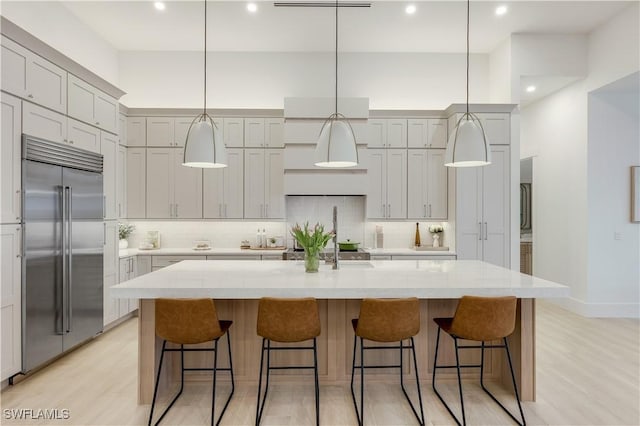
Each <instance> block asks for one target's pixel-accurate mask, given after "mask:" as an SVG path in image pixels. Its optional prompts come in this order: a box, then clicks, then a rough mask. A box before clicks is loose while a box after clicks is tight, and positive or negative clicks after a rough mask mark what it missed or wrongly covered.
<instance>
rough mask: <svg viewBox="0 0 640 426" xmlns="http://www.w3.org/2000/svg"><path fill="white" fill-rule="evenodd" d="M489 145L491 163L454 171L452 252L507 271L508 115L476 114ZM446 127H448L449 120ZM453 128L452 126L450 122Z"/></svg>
mask: <svg viewBox="0 0 640 426" xmlns="http://www.w3.org/2000/svg"><path fill="white" fill-rule="evenodd" d="M478 116H479V118H480V120H481V121H482V124H483V127H484V129H485V133H486V135H487V139H488V140H489V143H490V144H491V156H492V158H491V164H490V165H488V166H484V167H468V168H467V167H463V168H458V169H456V197H455V203H456V216H455V229H456V252H457V254H458V259H478V260H483V261H485V262H489V263H492V264H494V265H498V266H502V267H505V268H509V267H510V266H511V260H510V232H509V229H510V214H509V211H510V210H509V207H510V192H509V191H510V173H511V166H510V164H511V153H510V147H509V140H510V137H509V134H510V115H509V114H508V113H492V114H490V113H485V114H478ZM455 119H456V116H454V117H452V118H450V119H449V127H450V128H452V120H455ZM453 126H455V123H453Z"/></svg>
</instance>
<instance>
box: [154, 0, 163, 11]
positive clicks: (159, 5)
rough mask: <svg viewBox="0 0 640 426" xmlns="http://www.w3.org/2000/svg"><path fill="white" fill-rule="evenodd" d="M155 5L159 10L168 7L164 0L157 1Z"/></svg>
mask: <svg viewBox="0 0 640 426" xmlns="http://www.w3.org/2000/svg"><path fill="white" fill-rule="evenodd" d="M153 5H154V6H155V8H156V9H157V10H164V9H165V8H166V6H165V5H164V3H163V2H161V1H157V2H155V3H153Z"/></svg>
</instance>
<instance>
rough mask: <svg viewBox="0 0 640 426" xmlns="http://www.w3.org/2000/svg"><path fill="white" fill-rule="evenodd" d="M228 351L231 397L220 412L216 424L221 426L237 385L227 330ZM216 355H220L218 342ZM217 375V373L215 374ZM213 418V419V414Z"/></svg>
mask: <svg viewBox="0 0 640 426" xmlns="http://www.w3.org/2000/svg"><path fill="white" fill-rule="evenodd" d="M227 349H228V351H229V373H231V393H230V394H229V397H228V398H227V402H225V404H224V407H222V411H221V412H220V417H219V418H218V421H217V422H216V425H219V424H220V421H222V416H224V413H225V412H226V411H227V407H228V406H229V403H230V402H231V398H232V397H233V393H234V391H235V389H236V385H235V381H234V377H233V359H232V357H231V337H230V336H229V330H227ZM215 350H216V354H217V353H218V341H217V340H216V347H215ZM216 356H217V355H216ZM214 374H215V372H214ZM211 418H213V413H212V416H211Z"/></svg>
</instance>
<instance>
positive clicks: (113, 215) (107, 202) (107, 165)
mask: <svg viewBox="0 0 640 426" xmlns="http://www.w3.org/2000/svg"><path fill="white" fill-rule="evenodd" d="M118 147H119V144H118V137H117V136H115V135H112V134H111V133H107V132H101V134H100V152H101V154H102V161H103V163H102V164H103V172H102V183H103V187H104V194H103V195H104V218H105V219H107V220H111V219H117V218H118V205H117V200H116V196H117V194H116V193H117V185H118V177H117V171H118V170H117V167H118V166H117V161H118Z"/></svg>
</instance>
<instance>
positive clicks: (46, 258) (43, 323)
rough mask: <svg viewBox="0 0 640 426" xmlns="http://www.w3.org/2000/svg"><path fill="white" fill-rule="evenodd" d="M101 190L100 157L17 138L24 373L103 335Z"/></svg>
mask: <svg viewBox="0 0 640 426" xmlns="http://www.w3.org/2000/svg"><path fill="white" fill-rule="evenodd" d="M102 188H103V187H102V155H100V154H95V153H93V152H89V151H85V150H82V149H77V148H73V147H67V146H65V145H61V144H58V143H54V142H49V141H45V140H42V139H37V138H33V137H31V136H27V135H23V139H22V189H23V205H22V208H23V218H24V219H23V220H24V223H23V225H24V228H23V229H24V232H23V238H24V240H23V248H24V253H23V261H22V295H23V296H22V297H23V299H22V313H23V314H22V315H23V317H22V323H23V327H22V370H23V372H27V371H29V370H31V369H33V368H34V367H37V366H39V365H41V364H43V363H45V362H47V361H48V360H50V359H51V358H54V357H56V356H57V355H59V354H61V353H63V352H65V351H67V350H68V349H70V348H72V347H74V346H76V345H78V344H79V343H82V342H83V341H85V340H87V339H89V338H91V337H93V336H95V335H96V334H98V333H100V332H101V331H102V315H103V312H102V311H103V307H102V306H103V300H102V298H103V292H102V286H103V274H102V271H103V263H102V257H103V246H104V219H103V218H104V216H103V209H104V205H103V203H104V199H103V194H102V192H103V190H102Z"/></svg>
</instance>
